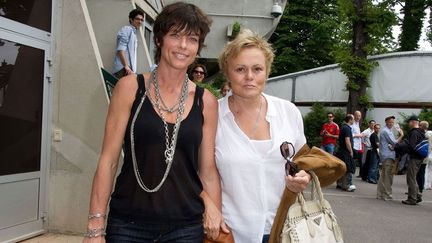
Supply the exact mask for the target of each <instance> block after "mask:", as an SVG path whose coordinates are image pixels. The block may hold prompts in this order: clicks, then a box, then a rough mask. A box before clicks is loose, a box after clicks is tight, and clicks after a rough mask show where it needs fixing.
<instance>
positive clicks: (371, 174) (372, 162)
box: [366, 150, 379, 182]
mask: <svg viewBox="0 0 432 243" xmlns="http://www.w3.org/2000/svg"><path fill="white" fill-rule="evenodd" d="M368 154H369V155H370V156H369V170H368V175H367V179H368V180H369V181H372V182H377V181H378V176H379V173H378V164H379V156H378V152H377V151H374V150H370V151H369V153H368ZM366 161H367V160H366ZM366 163H367V162H366Z"/></svg>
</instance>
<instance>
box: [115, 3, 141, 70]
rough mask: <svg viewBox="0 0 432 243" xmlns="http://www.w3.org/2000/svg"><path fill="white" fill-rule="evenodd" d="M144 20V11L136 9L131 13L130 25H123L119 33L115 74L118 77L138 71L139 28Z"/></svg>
mask: <svg viewBox="0 0 432 243" xmlns="http://www.w3.org/2000/svg"><path fill="white" fill-rule="evenodd" d="M143 21H144V12H143V11H141V10H139V9H134V10H132V11H131V12H130V13H129V25H126V26H123V27H122V28H121V29H120V30H119V32H118V33H117V46H116V55H115V59H114V68H113V74H114V76H116V77H117V78H121V77H123V76H126V75H129V74H131V73H135V72H136V71H137V47H138V39H137V34H136V32H137V30H138V28H140V27H141V25H142V22H143Z"/></svg>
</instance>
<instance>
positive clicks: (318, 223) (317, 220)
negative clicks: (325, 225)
mask: <svg viewBox="0 0 432 243" xmlns="http://www.w3.org/2000/svg"><path fill="white" fill-rule="evenodd" d="M321 219H322V217H321V216H320V217H317V218H314V220H313V221H314V222H315V224H316V225H318V226H319V225H320V224H321Z"/></svg>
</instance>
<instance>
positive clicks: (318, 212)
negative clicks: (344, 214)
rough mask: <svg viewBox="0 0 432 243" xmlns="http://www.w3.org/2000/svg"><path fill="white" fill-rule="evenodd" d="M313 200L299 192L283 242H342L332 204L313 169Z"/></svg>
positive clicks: (286, 224)
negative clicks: (324, 193)
mask: <svg viewBox="0 0 432 243" xmlns="http://www.w3.org/2000/svg"><path fill="white" fill-rule="evenodd" d="M309 173H310V174H311V176H312V182H311V184H312V192H311V199H312V200H311V201H305V198H304V195H303V193H298V196H297V201H296V202H295V203H294V204H293V205H291V207H290V208H289V210H288V214H287V217H286V220H285V223H284V225H283V229H282V234H281V242H282V243H306V242H307V243H334V242H337V243H342V242H343V239H342V231H341V229H340V227H339V225H338V222H337V219H336V216H335V214H334V213H333V210H332V209H331V206H330V204H329V202H328V201H327V200H325V199H324V197H323V194H322V192H321V186H320V182H319V180H318V177H317V176H316V175H315V173H314V172H313V171H309Z"/></svg>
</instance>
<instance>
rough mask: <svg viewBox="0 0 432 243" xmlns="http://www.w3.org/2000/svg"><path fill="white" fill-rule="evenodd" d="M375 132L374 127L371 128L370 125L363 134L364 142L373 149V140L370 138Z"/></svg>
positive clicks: (367, 147)
mask: <svg viewBox="0 0 432 243" xmlns="http://www.w3.org/2000/svg"><path fill="white" fill-rule="evenodd" d="M373 132H374V130H373V129H370V127H368V128H367V129H366V130H364V131H363V132H362V134H363V135H364V137H363V138H362V140H363V141H362V142H363V144H364V145H365V147H366V149H371V142H370V140H369V138H370V135H371V134H372V133H373Z"/></svg>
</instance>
